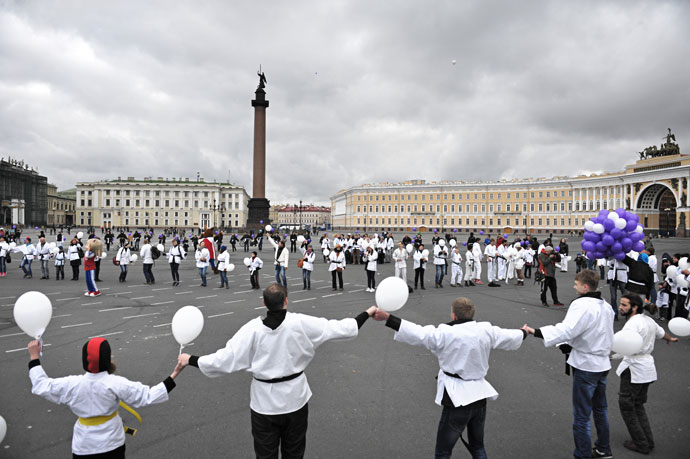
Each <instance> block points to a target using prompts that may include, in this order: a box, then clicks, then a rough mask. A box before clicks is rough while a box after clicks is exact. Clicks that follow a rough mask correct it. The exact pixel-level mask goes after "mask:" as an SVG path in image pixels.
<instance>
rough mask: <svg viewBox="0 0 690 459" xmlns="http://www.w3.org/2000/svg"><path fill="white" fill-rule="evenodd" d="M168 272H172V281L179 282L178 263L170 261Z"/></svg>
mask: <svg viewBox="0 0 690 459" xmlns="http://www.w3.org/2000/svg"><path fill="white" fill-rule="evenodd" d="M170 274H172V280H173V282H180V264H179V263H175V262H172V263H170Z"/></svg>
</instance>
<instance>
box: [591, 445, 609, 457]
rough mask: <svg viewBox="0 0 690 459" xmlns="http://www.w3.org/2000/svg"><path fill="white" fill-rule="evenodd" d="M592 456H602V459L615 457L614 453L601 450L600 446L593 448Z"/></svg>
mask: <svg viewBox="0 0 690 459" xmlns="http://www.w3.org/2000/svg"><path fill="white" fill-rule="evenodd" d="M592 457H599V458H602V459H609V458H612V457H613V454H611V453H605V452H603V451H601V450H600V449H599V448H596V447H594V448H592Z"/></svg>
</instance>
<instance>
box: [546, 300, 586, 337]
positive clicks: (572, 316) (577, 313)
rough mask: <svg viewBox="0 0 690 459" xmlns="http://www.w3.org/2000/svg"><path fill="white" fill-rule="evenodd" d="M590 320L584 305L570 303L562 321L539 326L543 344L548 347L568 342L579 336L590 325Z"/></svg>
mask: <svg viewBox="0 0 690 459" xmlns="http://www.w3.org/2000/svg"><path fill="white" fill-rule="evenodd" d="M590 320H591V317H590V315H589V314H586V309H585V308H584V307H582V306H577V305H571V306H570V309H568V313H567V314H566V315H565V318H564V319H563V322H561V323H558V324H556V325H547V326H546V327H541V328H540V330H541V334H542V335H543V336H544V346H546V347H549V346H553V345H555V344H559V343H563V342H568V341H570V340H571V339H573V338H575V337H576V336H579V335H580V334H582V333H583V332H584V331H585V330H586V329H587V327H588V326H589V325H590Z"/></svg>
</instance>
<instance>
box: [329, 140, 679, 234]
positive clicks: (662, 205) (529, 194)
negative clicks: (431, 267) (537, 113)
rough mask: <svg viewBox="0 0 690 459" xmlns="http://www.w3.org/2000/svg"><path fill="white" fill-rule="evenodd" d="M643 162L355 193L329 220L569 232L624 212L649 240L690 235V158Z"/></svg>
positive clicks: (339, 224) (364, 188) (401, 227)
mask: <svg viewBox="0 0 690 459" xmlns="http://www.w3.org/2000/svg"><path fill="white" fill-rule="evenodd" d="M666 145H668V144H666ZM672 145H673V146H676V147H677V145H675V144H672ZM676 150H677V148H676ZM655 152H656V149H655ZM640 156H641V159H640V160H638V161H636V162H635V163H634V164H631V165H628V166H625V168H624V170H623V171H622V172H617V173H603V174H594V175H589V176H578V177H553V178H550V179H547V178H537V179H532V178H530V179H522V180H517V179H516V180H501V181H493V182H463V181H440V182H426V181H425V180H409V181H405V182H400V183H379V184H367V185H360V186H355V187H352V188H348V189H345V190H341V191H339V192H337V193H336V194H335V195H333V196H332V197H331V221H332V224H333V227H334V228H336V229H343V230H347V231H350V230H359V231H382V230H386V231H412V230H413V229H414V228H416V229H417V231H429V230H433V229H437V230H439V231H442V232H447V231H452V230H453V229H456V230H458V231H474V232H477V231H482V230H483V231H488V232H493V233H495V232H520V233H523V232H525V233H537V234H539V233H544V234H548V233H569V232H571V231H581V230H582V229H583V227H584V223H585V221H586V220H588V219H590V218H592V217H593V216H595V215H596V214H597V213H598V211H599V210H601V209H616V208H619V207H623V208H625V209H627V210H631V211H634V212H636V213H637V214H638V215H639V216H640V222H641V223H642V224H643V225H644V227H645V231H646V232H648V233H652V234H659V233H660V234H662V235H670V236H674V235H677V236H684V237H686V236H688V230H687V222H688V220H687V219H688V217H689V216H690V209H689V208H688V199H687V195H688V179H689V178H690V156H688V155H684V154H680V153H675V154H659V155H654V156H651V155H649V156H648V157H643V154H641V155H640Z"/></svg>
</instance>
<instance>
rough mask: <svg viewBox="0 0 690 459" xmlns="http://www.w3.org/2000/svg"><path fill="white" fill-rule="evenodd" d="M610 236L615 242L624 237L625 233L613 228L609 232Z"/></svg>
mask: <svg viewBox="0 0 690 459" xmlns="http://www.w3.org/2000/svg"><path fill="white" fill-rule="evenodd" d="M611 236H613V238H614V239H615V240H617V241H619V240H621V239H622V238H623V237H624V236H625V231H623V230H622V229H618V228H614V229H612V230H611Z"/></svg>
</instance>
